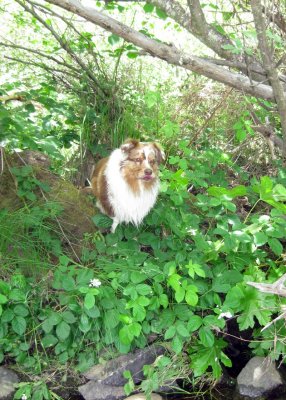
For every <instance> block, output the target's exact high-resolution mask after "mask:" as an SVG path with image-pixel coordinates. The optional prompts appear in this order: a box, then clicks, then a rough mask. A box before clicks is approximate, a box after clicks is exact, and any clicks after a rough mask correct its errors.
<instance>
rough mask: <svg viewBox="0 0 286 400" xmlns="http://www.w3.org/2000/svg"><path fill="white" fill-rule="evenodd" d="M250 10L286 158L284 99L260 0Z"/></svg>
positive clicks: (254, 2) (285, 109)
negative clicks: (279, 122) (274, 104)
mask: <svg viewBox="0 0 286 400" xmlns="http://www.w3.org/2000/svg"><path fill="white" fill-rule="evenodd" d="M250 4H251V9H252V13H253V18H254V24H255V28H256V32H257V39H258V45H259V50H260V54H261V58H262V61H263V65H264V68H265V71H266V73H267V76H268V78H269V81H270V83H271V86H272V88H273V93H274V97H275V101H276V103H277V108H278V112H279V115H280V121H281V128H282V133H283V151H282V153H283V157H284V158H286V99H285V93H284V90H283V86H282V85H281V83H280V81H279V75H278V71H277V69H276V68H275V62H274V60H273V56H272V54H271V50H270V47H269V45H268V41H267V36H266V22H265V19H264V15H263V9H262V5H261V2H260V0H251V1H250Z"/></svg>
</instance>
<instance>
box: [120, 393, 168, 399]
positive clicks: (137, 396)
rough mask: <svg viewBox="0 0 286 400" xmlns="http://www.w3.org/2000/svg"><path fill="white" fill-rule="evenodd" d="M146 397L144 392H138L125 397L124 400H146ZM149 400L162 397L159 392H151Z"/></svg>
mask: <svg viewBox="0 0 286 400" xmlns="http://www.w3.org/2000/svg"><path fill="white" fill-rule="evenodd" d="M146 399H147V397H146V396H145V394H142V393H139V394H133V395H132V396H129V397H126V398H125V399H124V400H146ZM150 399H151V400H163V397H162V396H160V395H159V394H155V393H152V394H151V398H150Z"/></svg>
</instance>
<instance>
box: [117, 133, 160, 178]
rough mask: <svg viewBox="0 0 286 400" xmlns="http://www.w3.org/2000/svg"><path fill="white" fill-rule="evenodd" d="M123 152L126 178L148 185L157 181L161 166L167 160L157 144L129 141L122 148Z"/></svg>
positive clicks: (123, 172)
mask: <svg viewBox="0 0 286 400" xmlns="http://www.w3.org/2000/svg"><path fill="white" fill-rule="evenodd" d="M121 152H122V154H123V157H124V158H123V162H122V165H121V169H122V174H123V176H124V177H125V178H127V179H136V180H139V181H142V182H143V183H148V184H150V183H152V182H154V181H155V180H156V179H157V177H158V167H159V164H160V163H161V162H162V161H163V160H164V158H165V154H164V152H163V150H162V149H161V148H160V146H159V145H158V144H157V143H154V142H139V141H138V140H136V139H128V140H127V141H126V142H125V143H123V145H122V146H121Z"/></svg>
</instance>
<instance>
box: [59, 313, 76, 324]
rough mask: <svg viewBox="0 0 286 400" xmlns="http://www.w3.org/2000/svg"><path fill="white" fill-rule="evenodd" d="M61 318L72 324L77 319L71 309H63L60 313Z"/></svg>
mask: <svg viewBox="0 0 286 400" xmlns="http://www.w3.org/2000/svg"><path fill="white" fill-rule="evenodd" d="M62 317H63V320H64V321H66V323H68V324H74V323H75V322H76V321H77V319H76V317H75V316H74V314H73V313H72V312H71V311H64V312H63V314H62Z"/></svg>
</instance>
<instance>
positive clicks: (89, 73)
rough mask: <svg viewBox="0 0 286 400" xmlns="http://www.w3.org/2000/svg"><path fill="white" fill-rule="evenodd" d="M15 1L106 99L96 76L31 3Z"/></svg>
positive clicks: (20, 0)
mask: <svg viewBox="0 0 286 400" xmlns="http://www.w3.org/2000/svg"><path fill="white" fill-rule="evenodd" d="M15 1H16V2H17V3H18V4H20V5H21V6H22V7H23V8H24V9H25V10H26V11H27V12H29V13H30V14H32V15H33V16H34V17H35V18H36V19H37V20H38V21H39V22H40V23H41V24H42V25H43V26H44V27H45V28H46V29H48V30H49V31H50V32H51V34H52V35H53V36H54V38H55V39H56V40H57V41H58V43H59V44H60V45H61V47H62V48H63V49H64V50H65V51H66V52H67V53H68V54H69V55H70V56H71V58H73V59H74V60H75V61H76V62H77V64H78V65H79V66H80V67H81V68H82V69H83V71H85V73H86V75H87V76H88V77H89V78H90V79H91V85H92V86H93V89H94V90H95V91H96V92H97V93H98V94H99V95H100V96H101V97H105V92H104V90H102V89H101V87H100V84H99V82H98V79H97V78H96V76H95V75H94V74H93V73H92V71H91V70H90V69H89V68H88V67H87V66H86V65H85V63H84V62H83V61H82V60H81V59H80V58H79V57H78V56H77V55H76V54H75V53H74V52H73V51H72V49H71V48H70V46H69V45H68V43H67V42H66V41H65V40H63V39H62V38H61V37H60V36H59V35H58V34H57V32H56V31H55V30H54V29H53V27H52V26H51V25H49V24H47V23H46V21H45V20H44V19H43V18H42V17H41V16H40V15H38V14H37V13H36V11H35V10H34V9H33V8H29V7H28V6H27V5H26V3H30V1H29V0H26V3H24V2H23V1H22V0H15Z"/></svg>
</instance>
